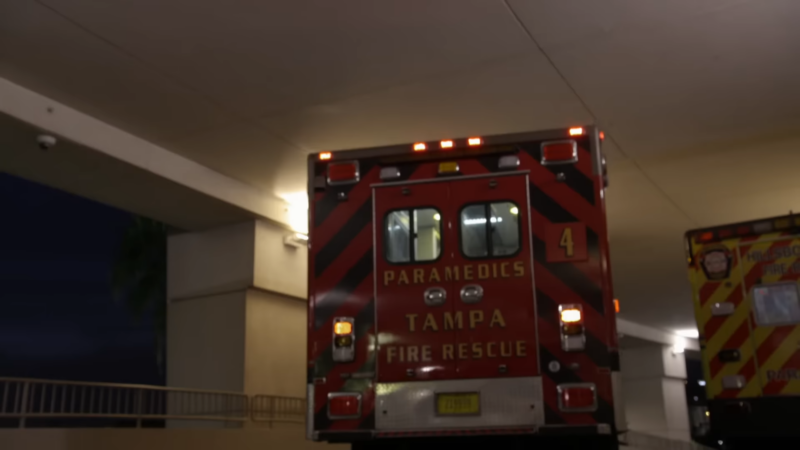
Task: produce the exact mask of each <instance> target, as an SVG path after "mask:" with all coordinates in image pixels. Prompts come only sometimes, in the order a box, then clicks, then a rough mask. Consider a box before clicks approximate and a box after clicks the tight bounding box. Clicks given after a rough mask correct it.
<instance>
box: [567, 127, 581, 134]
mask: <svg viewBox="0 0 800 450" xmlns="http://www.w3.org/2000/svg"><path fill="white" fill-rule="evenodd" d="M569 135H570V136H583V128H581V127H575V128H570V129H569Z"/></svg>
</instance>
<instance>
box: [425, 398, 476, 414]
mask: <svg viewBox="0 0 800 450" xmlns="http://www.w3.org/2000/svg"><path fill="white" fill-rule="evenodd" d="M480 413H481V397H480V395H479V394H478V393H465V394H437V395H436V414H438V415H440V416H476V415H479V414H480Z"/></svg>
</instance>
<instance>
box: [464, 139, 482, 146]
mask: <svg viewBox="0 0 800 450" xmlns="http://www.w3.org/2000/svg"><path fill="white" fill-rule="evenodd" d="M467 144H469V146H470V147H475V146H476V145H481V144H483V141H482V140H481V138H479V137H472V138H469V139H467Z"/></svg>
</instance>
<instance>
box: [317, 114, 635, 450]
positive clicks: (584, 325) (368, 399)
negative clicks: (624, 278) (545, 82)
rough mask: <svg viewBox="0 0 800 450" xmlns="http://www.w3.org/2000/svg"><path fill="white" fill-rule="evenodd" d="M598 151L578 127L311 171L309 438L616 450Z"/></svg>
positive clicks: (358, 156)
mask: <svg viewBox="0 0 800 450" xmlns="http://www.w3.org/2000/svg"><path fill="white" fill-rule="evenodd" d="M602 140H603V133H602V132H600V131H598V130H597V129H595V128H593V127H576V128H566V129H560V130H552V131H545V132H535V133H524V134H510V135H502V136H491V137H486V136H484V137H467V138H462V139H444V140H441V141H435V142H434V141H432V142H416V143H411V144H408V145H397V146H390V147H381V148H372V149H362V150H350V151H336V152H323V153H319V154H315V155H312V156H311V157H310V158H309V161H308V171H309V176H308V178H309V186H308V189H309V203H310V214H309V216H310V218H309V222H310V223H309V230H310V236H309V238H310V239H309V249H310V250H309V303H308V308H309V309H308V376H307V377H308V379H307V383H308V384H307V387H308V417H307V432H308V437H309V439H312V440H317V441H328V442H347V443H353V448H356V449H367V448H382V449H387V448H407V447H408V448H410V447H411V446H413V447H415V448H419V446H420V445H422V444H431V443H433V444H436V445H440V444H441V445H459V443H460V442H462V441H463V442H467V443H468V444H475V443H480V442H482V441H483V440H486V441H487V443H500V442H506V441H508V442H509V443H510V442H521V443H525V442H527V441H534V442H539V443H544V441H550V442H555V443H556V444H557V445H564V444H567V443H569V442H576V443H579V444H580V445H584V444H586V445H590V446H591V447H590V448H617V444H618V441H617V434H618V433H620V432H622V431H623V429H624V423H623V422H624V420H623V419H622V403H621V392H620V387H619V356H618V351H617V335H616V324H615V307H614V306H615V305H614V301H613V296H612V288H611V275H610V270H609V256H608V255H609V253H608V242H607V231H606V214H605V206H604V202H605V200H604V190H605V187H606V184H607V181H606V180H607V177H606V167H605V158H604V157H603V155H602V152H601V144H602Z"/></svg>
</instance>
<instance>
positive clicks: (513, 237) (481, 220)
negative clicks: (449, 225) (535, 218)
mask: <svg viewBox="0 0 800 450" xmlns="http://www.w3.org/2000/svg"><path fill="white" fill-rule="evenodd" d="M518 215H519V207H518V206H517V205H516V204H515V203H513V202H508V201H502V202H492V203H475V204H470V205H466V206H464V207H463V208H462V209H461V213H460V214H459V219H460V220H459V222H460V237H461V253H462V254H463V255H464V256H465V257H467V258H472V259H479V258H492V257H495V258H497V257H507V256H513V255H516V254H517V253H518V252H519V249H520V227H519V220H518Z"/></svg>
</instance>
